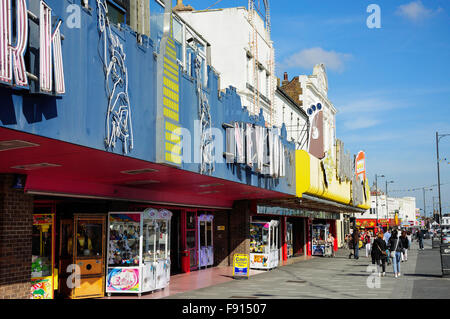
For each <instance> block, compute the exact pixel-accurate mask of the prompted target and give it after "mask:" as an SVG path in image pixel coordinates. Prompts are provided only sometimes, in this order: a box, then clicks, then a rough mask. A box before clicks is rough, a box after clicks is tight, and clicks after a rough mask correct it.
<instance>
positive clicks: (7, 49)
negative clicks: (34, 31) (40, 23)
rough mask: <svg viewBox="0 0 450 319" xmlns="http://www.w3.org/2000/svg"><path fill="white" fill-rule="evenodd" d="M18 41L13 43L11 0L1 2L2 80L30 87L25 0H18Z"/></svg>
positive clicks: (0, 65)
mask: <svg viewBox="0 0 450 319" xmlns="http://www.w3.org/2000/svg"><path fill="white" fill-rule="evenodd" d="M16 4H17V6H16V7H17V8H16V13H17V20H16V21H17V23H16V26H17V28H16V43H15V45H13V43H12V30H11V29H12V21H11V15H10V12H11V0H1V3H0V18H1V20H0V81H1V82H3V83H6V84H8V85H13V69H14V79H15V84H16V86H17V87H21V88H28V78H27V71H26V68H25V58H24V57H25V51H26V49H27V40H28V13H27V4H26V1H25V0H16Z"/></svg>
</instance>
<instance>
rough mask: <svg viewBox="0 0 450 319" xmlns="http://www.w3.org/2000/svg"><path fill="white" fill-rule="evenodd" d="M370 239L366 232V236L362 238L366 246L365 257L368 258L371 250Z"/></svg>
mask: <svg viewBox="0 0 450 319" xmlns="http://www.w3.org/2000/svg"><path fill="white" fill-rule="evenodd" d="M371 239H372V237H371V236H370V233H369V232H367V233H366V235H365V236H364V243H365V244H366V257H367V258H368V257H369V254H370V248H371V244H372V242H371Z"/></svg>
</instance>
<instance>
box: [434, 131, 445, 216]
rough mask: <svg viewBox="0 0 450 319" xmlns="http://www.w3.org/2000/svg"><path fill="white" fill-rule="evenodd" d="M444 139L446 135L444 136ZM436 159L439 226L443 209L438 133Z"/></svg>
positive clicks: (437, 137) (437, 135) (437, 136)
mask: <svg viewBox="0 0 450 319" xmlns="http://www.w3.org/2000/svg"><path fill="white" fill-rule="evenodd" d="M442 137H444V135H443V136H442ZM436 158H437V173H438V196H439V224H440V223H441V220H442V207H441V176H440V172H439V134H438V132H436Z"/></svg>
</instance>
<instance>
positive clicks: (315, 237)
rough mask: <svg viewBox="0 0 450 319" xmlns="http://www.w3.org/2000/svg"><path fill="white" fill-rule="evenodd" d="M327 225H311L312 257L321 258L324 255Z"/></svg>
mask: <svg viewBox="0 0 450 319" xmlns="http://www.w3.org/2000/svg"><path fill="white" fill-rule="evenodd" d="M328 229H329V226H328V225H322V224H312V225H311V235H312V255H313V256H323V255H324V254H325V245H326V240H327V238H328Z"/></svg>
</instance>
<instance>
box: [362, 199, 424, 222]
mask: <svg viewBox="0 0 450 319" xmlns="http://www.w3.org/2000/svg"><path fill="white" fill-rule="evenodd" d="M377 204H378V214H377ZM396 213H398V219H399V220H401V222H402V225H403V226H406V225H409V226H411V225H415V224H416V222H417V219H416V198H415V197H402V198H394V197H387V198H386V195H378V196H376V195H372V196H371V208H370V209H368V210H366V212H365V213H364V214H361V215H359V216H358V217H357V219H374V220H376V219H382V220H387V219H391V220H393V219H395V214H396Z"/></svg>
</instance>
